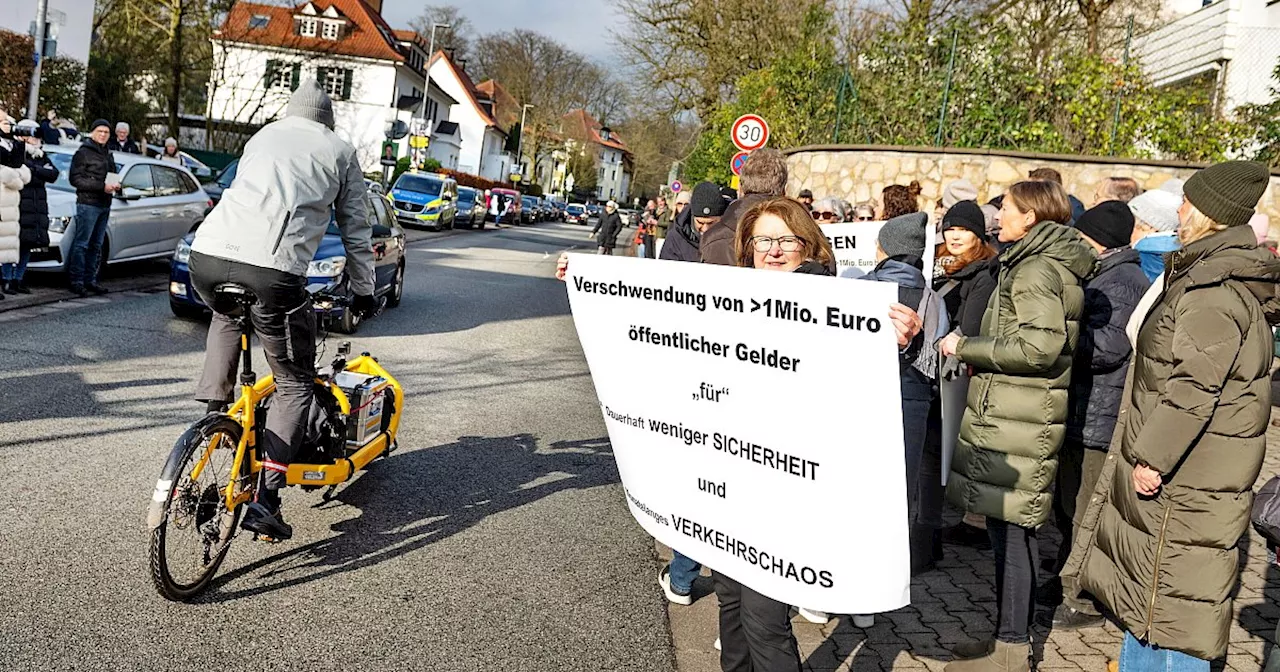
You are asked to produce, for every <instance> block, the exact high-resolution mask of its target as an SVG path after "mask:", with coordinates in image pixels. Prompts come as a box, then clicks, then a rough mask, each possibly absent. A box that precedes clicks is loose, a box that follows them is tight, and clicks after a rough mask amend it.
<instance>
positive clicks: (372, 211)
mask: <svg viewBox="0 0 1280 672" xmlns="http://www.w3.org/2000/svg"><path fill="white" fill-rule="evenodd" d="M365 198H366V200H365V207H366V208H368V211H369V217H370V219H372V220H373V222H374V224H373V259H374V261H373V264H374V295H375V296H379V297H386V299H387V306H388V307H391V308H394V307H396V306H398V305H400V300H401V299H402V298H403V297H404V268H405V239H404V230H403V229H401V228H400V226H399V225H398V224H397V223H396V221H395V219H394V218H393V217H392V216H391V208H390V206H389V205H388V204H387V202H386V201H385V200H384V199H382V198H380V197H378V196H377V195H374V194H369V195H367V196H366V197H365ZM194 239H195V234H194V233H191V234H188V235H186V236H183V238H182V241H181V242H179V243H178V245H177V247H176V248H174V249H173V250H170V252H171V254H172V255H173V256H172V258H171V259H170V261H169V308H170V310H172V311H173V314H174V315H176V316H178V317H200V316H203V315H206V314H208V312H209V309H208V307H207V306H205V304H204V301H202V300H201V299H200V296H199V295H198V294H196V292H195V289H194V288H193V287H192V286H191V272H190V269H189V268H188V267H187V263H188V261H189V260H190V258H191V241H192V240H194ZM346 266H347V251H346V248H344V247H343V245H342V235H341V234H340V232H339V231H338V224H337V222H336V221H335V220H333V219H331V220H330V221H329V230H328V231H326V232H325V235H324V238H323V239H322V240H321V241H320V247H318V248H317V249H316V254H315V256H314V257H313V258H312V260H311V265H310V267H308V268H307V291H308V292H311V300H312V303H313V304H314V307H315V311H316V318H317V319H319V320H321V321H322V322H323V324H324V326H325V328H326V329H332V330H336V331H340V332H342V333H346V334H353V333H355V332H356V330H357V329H358V328H359V327H360V318H359V316H358V315H356V313H355V311H352V310H351V309H350V308H349V307H348V304H349V303H350V301H351V300H352V299H353V298H355V297H354V295H353V294H352V293H351V289H350V287H349V285H348V281H347V276H346Z"/></svg>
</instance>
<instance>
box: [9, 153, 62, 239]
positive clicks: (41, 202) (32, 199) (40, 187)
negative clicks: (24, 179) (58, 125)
mask: <svg viewBox="0 0 1280 672" xmlns="http://www.w3.org/2000/svg"><path fill="white" fill-rule="evenodd" d="M26 163H27V168H30V169H31V181H30V182H28V183H27V186H25V187H23V188H22V192H21V193H20V194H19V196H21V198H22V200H21V202H20V203H19V204H18V210H19V212H20V215H19V217H18V225H19V226H20V227H21V228H20V231H19V232H18V239H19V242H21V244H22V247H23V248H25V249H34V248H38V247H48V246H49V194H48V192H47V191H45V185H46V184H49V183H50V182H53V181H55V180H57V179H58V167H57V166H55V165H53V162H52V161H50V160H49V155H48V154H45V153H43V152H41V154H40V156H39V157H35V156H31V152H30V150H28V152H27V160H26Z"/></svg>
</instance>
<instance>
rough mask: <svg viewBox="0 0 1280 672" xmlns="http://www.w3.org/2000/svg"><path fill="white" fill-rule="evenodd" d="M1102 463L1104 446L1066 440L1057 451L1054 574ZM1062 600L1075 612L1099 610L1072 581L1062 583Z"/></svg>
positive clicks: (1067, 550) (1061, 564)
mask: <svg viewBox="0 0 1280 672" xmlns="http://www.w3.org/2000/svg"><path fill="white" fill-rule="evenodd" d="M1106 463H1107V451H1106V449H1105V448H1100V449H1095V448H1089V447H1087V446H1085V445H1083V444H1080V443H1076V442H1073V441H1068V442H1066V443H1064V444H1063V445H1062V450H1060V451H1059V452H1058V476H1057V479H1056V480H1055V482H1054V493H1053V515H1054V520H1055V522H1057V524H1058V530H1059V531H1060V532H1062V545H1061V546H1059V547H1058V558H1057V564H1056V565H1055V566H1054V572H1055V573H1057V572H1061V571H1062V568H1063V567H1064V566H1066V564H1067V558H1068V557H1070V555H1071V546H1072V544H1073V543H1074V542H1075V539H1076V535H1077V531H1078V530H1079V529H1080V520H1081V519H1082V518H1083V517H1084V512H1085V511H1086V510H1088V508H1089V500H1090V499H1092V498H1093V489H1094V488H1095V487H1097V485H1098V478H1099V477H1100V476H1102V467H1103V465H1105V464H1106ZM1068 584H1070V585H1068ZM1062 601H1063V602H1064V603H1065V604H1066V605H1067V606H1068V607H1071V608H1072V609H1075V610H1076V611H1079V612H1083V613H1086V614H1094V615H1097V614H1099V613H1101V612H1099V611H1098V607H1097V606H1095V605H1094V603H1093V599H1092V598H1091V597H1089V596H1088V595H1087V594H1084V595H1082V594H1081V592H1080V587H1079V586H1078V585H1077V584H1076V583H1075V582H1074V581H1071V582H1068V581H1064V582H1063V585H1062Z"/></svg>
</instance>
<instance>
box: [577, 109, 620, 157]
mask: <svg viewBox="0 0 1280 672" xmlns="http://www.w3.org/2000/svg"><path fill="white" fill-rule="evenodd" d="M564 120H565V121H566V122H567V124H566V126H567V128H566V130H567V131H568V132H570V133H571V134H573V135H577V136H581V137H586V138H587V139H588V140H590V141H591V142H594V143H596V144H598V145H604V146H605V147H612V148H614V149H618V150H622V151H623V152H626V153H627V154H630V153H631V150H630V149H628V148H627V145H626V143H625V142H623V141H622V138H620V137H618V134H617V132H616V131H613V130H612V129H610V132H609V139H608V140H605V139H604V137H603V136H601V135H600V129H602V128H604V125H603V124H601V123H600V122H598V121H596V119H595V117H592V116H591V115H589V114H587V111H586V110H582V109H578V110H573V111H572V112H570V113H568V114H566V115H564Z"/></svg>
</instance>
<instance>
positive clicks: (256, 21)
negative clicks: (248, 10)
mask: <svg viewBox="0 0 1280 672" xmlns="http://www.w3.org/2000/svg"><path fill="white" fill-rule="evenodd" d="M270 21H271V17H269V16H264V15H262V14H254V15H253V16H251V17H249V27H250V28H266V27H267V23H269V22H270Z"/></svg>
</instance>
